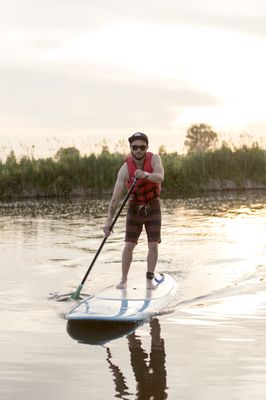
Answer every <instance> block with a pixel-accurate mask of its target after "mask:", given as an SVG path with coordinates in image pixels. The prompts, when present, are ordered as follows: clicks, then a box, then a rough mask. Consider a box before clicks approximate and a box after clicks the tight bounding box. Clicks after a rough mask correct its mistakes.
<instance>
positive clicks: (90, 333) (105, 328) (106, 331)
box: [67, 321, 138, 345]
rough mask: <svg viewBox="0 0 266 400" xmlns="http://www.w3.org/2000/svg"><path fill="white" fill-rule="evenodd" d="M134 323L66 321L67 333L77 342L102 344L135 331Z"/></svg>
mask: <svg viewBox="0 0 266 400" xmlns="http://www.w3.org/2000/svg"><path fill="white" fill-rule="evenodd" d="M137 327H138V325H136V324H119V323H111V322H105V321H99V322H98V323H97V322H95V321H68V323H67V333H68V334H69V336H71V337H72V339H75V340H77V341H78V342H79V343H83V344H91V345H104V344H106V343H108V342H110V341H111V340H114V339H118V338H120V337H123V336H125V335H128V334H129V333H131V332H133V331H135V329H136V328H137Z"/></svg>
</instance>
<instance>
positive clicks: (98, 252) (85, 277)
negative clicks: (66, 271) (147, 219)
mask: <svg viewBox="0 0 266 400" xmlns="http://www.w3.org/2000/svg"><path fill="white" fill-rule="evenodd" d="M137 180H138V178H137V177H135V178H134V180H133V183H132V185H131V186H130V188H129V189H128V192H127V194H126V196H125V198H124V200H123V203H122V204H121V206H120V208H119V210H118V211H117V214H116V216H115V217H114V219H113V222H112V223H111V225H110V231H112V229H113V227H114V225H115V223H116V221H117V219H118V217H119V215H120V214H121V212H122V210H123V208H124V206H125V204H126V202H127V201H128V198H129V196H130V194H131V193H132V190H133V189H134V186H135V184H136V182H137ZM107 238H108V236H105V237H104V239H103V241H102V243H101V245H100V247H99V249H98V251H97V253H96V254H95V256H94V258H93V260H92V262H91V264H90V266H89V268H88V270H87V272H86V274H85V275H84V278H83V279H82V281H81V283H80V285H79V287H78V288H77V290H76V291H75V292H74V293H73V294H72V295H71V296H70V298H71V299H72V300H77V299H78V297H79V295H80V292H81V290H82V288H83V286H84V283H85V282H86V280H87V278H88V275H89V273H90V271H91V269H92V267H93V265H94V263H95V261H96V260H97V258H98V255H99V254H100V252H101V250H102V248H103V246H104V244H105V242H106V240H107Z"/></svg>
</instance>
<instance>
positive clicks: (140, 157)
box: [131, 151, 146, 161]
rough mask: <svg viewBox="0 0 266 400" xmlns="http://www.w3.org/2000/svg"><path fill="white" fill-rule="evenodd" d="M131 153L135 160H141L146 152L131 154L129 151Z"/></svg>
mask: <svg viewBox="0 0 266 400" xmlns="http://www.w3.org/2000/svg"><path fill="white" fill-rule="evenodd" d="M131 155H132V157H133V158H135V159H136V160H137V161H141V160H143V159H144V158H145V155H146V153H143V152H141V153H135V154H133V153H132V151H131Z"/></svg>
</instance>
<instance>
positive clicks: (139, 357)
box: [106, 318, 167, 400]
mask: <svg viewBox="0 0 266 400" xmlns="http://www.w3.org/2000/svg"><path fill="white" fill-rule="evenodd" d="M160 331H161V329H160V324H159V321H158V319H157V318H154V319H152V320H151V321H150V335H151V352H150V355H149V356H148V354H147V353H146V352H145V350H144V349H143V348H142V343H141V339H140V337H139V336H137V335H136V332H133V333H131V334H130V335H128V336H127V340H128V348H129V352H130V363H131V367H132V370H133V373H134V376H135V379H136V384H137V385H136V387H137V393H136V399H138V400H144V399H145V400H146V399H154V400H155V399H158V400H163V399H166V398H167V393H166V389H167V387H166V369H165V348H164V340H163V339H162V338H161V335H160ZM106 349H107V362H108V364H109V368H110V369H111V371H112V374H113V380H114V384H115V391H116V396H115V397H117V398H121V399H125V398H126V397H125V396H126V395H129V394H130V393H129V388H128V386H127V383H126V379H125V376H124V375H123V373H122V371H121V369H120V368H119V367H118V366H117V365H115V364H114V363H113V361H112V354H111V351H110V348H108V347H107V348H106Z"/></svg>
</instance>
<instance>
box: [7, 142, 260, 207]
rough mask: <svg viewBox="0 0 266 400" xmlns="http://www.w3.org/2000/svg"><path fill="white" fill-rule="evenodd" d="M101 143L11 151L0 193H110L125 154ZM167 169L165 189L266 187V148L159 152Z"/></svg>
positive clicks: (185, 191) (10, 195) (9, 196)
mask: <svg viewBox="0 0 266 400" xmlns="http://www.w3.org/2000/svg"><path fill="white" fill-rule="evenodd" d="M125 157H126V156H125V155H124V154H121V153H118V152H116V153H110V152H109V151H106V149H103V151H102V152H101V154H99V155H98V156H96V155H94V154H91V155H88V156H80V153H79V151H78V150H77V149H75V148H65V149H64V148H62V149H60V150H59V151H58V152H57V153H56V155H55V157H53V158H52V157H50V158H45V159H34V158H33V157H29V156H23V157H21V158H20V159H17V157H16V155H15V154H14V152H13V151H11V153H10V154H9V156H8V157H7V159H6V161H5V162H4V163H3V162H0V199H2V200H6V199H10V200H16V199H20V198H36V197H62V196H89V195H92V194H93V195H94V194H95V195H96V194H97V195H103V194H106V193H110V192H111V191H112V189H113V185H114V183H115V179H116V174H117V171H118V169H119V168H120V166H121V165H122V164H123V162H124V160H125ZM161 158H162V162H163V165H164V169H165V182H164V184H163V191H162V194H163V195H167V194H177V195H179V196H182V195H187V194H198V193H202V192H205V191H208V190H228V189H230V190H232V189H262V188H266V152H265V150H263V149H261V148H259V147H258V145H252V147H247V146H242V147H241V148H236V149H233V150H232V149H231V148H229V146H227V145H226V144H224V145H223V146H222V147H221V148H219V149H216V150H211V151H205V152H194V153H189V154H187V155H179V154H177V153H167V154H161Z"/></svg>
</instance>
